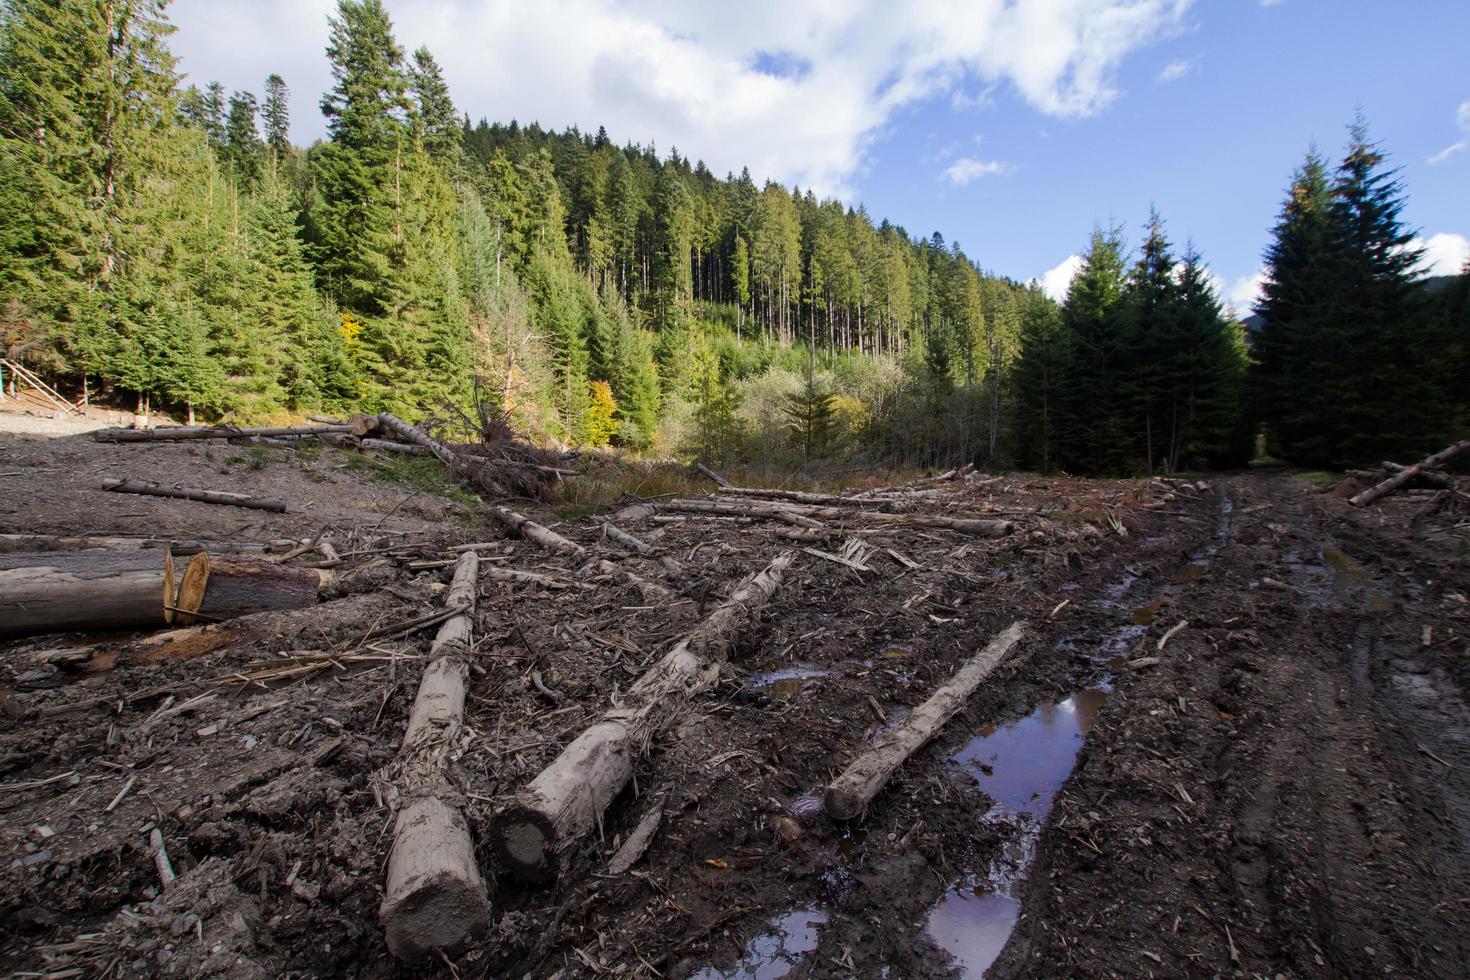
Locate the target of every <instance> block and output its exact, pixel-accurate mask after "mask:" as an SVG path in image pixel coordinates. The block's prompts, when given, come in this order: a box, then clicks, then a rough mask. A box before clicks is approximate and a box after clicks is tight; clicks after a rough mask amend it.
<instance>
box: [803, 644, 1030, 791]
mask: <svg viewBox="0 0 1470 980" xmlns="http://www.w3.org/2000/svg"><path fill="white" fill-rule="evenodd" d="M1025 631H1026V627H1025V624H1024V623H1019V622H1017V623H1012V624H1011V625H1010V626H1008V627H1006V628H1005V630H1004V631H1003V632H1002V633H1001V634H1000V635H999V636H997V637H996V638H995V639H993V640H991V641H990V642H989V643H988V644H986V646H985V649H983V650H981V651H980V652H979V653H977V654H976V655H975V656H974V657H973V658H971V659H970V660H969V661H968V662H967V663H966V664H965V665H964V666H963V667H961V668H960V669H959V671H958V672H956V673H955V675H954V677H952V678H951V679H950V681H949V683H948V684H946V685H944V686H943V687H941V688H940V689H939V690H937V691H935V692H934V693H933V694H932V695H930V697H929V699H928V700H927V701H925V702H924V703H923V704H921V705H919V706H918V707H917V708H915V709H914V711H913V714H911V715H909V716H908V718H906V719H905V720H904V722H903V724H901V725H899V726H898V727H897V728H894V729H893V730H892V731H888V732H885V733H883V734H882V735H880V736H878V738H877V740H876V741H875V742H874V743H873V745H872V747H871V748H869V749H868V750H867V751H866V752H864V753H863V754H862V755H860V756H858V758H857V759H856V760H854V761H853V763H852V764H851V765H849V766H848V767H847V769H846V770H844V771H843V773H842V775H840V776H838V777H837V778H836V779H834V780H833V781H832V783H831V785H829V786H828V787H827V795H826V798H825V800H824V803H823V805H824V807H825V809H826V811H827V815H828V816H830V817H831V818H832V819H834V820H851V819H852V818H853V817H856V816H857V815H859V814H860V813H862V812H863V811H864V810H866V809H867V807H868V804H869V803H871V802H873V798H874V797H876V796H877V795H878V793H879V792H880V791H881V790H882V789H883V787H884V786H885V785H886V784H887V782H888V780H889V778H890V777H891V776H892V775H893V774H894V772H896V771H897V770H898V767H899V766H901V765H903V764H904V763H905V762H906V761H908V758H909V756H911V755H913V754H914V753H915V752H917V751H918V750H919V749H920V748H922V747H923V746H924V745H925V743H927V742H928V741H929V740H930V739H931V738H933V737H934V736H935V735H936V734H938V733H939V730H940V729H941V728H943V727H944V725H945V723H946V722H948V721H949V720H950V719H951V718H953V717H954V716H955V714H956V712H958V711H960V709H962V708H963V707H964V706H965V703H966V702H968V701H969V700H970V697H971V696H972V695H974V693H975V691H976V690H978V689H979V687H980V685H981V684H982V683H984V682H985V679H986V678H987V677H989V676H990V674H991V673H992V672H993V671H994V670H995V668H996V667H998V666H999V665H1000V664H1001V662H1002V661H1004V660H1005V658H1006V656H1007V655H1008V654H1009V653H1010V652H1011V649H1012V648H1013V647H1015V645H1016V644H1017V643H1018V642H1020V639H1021V636H1022V634H1023V633H1025Z"/></svg>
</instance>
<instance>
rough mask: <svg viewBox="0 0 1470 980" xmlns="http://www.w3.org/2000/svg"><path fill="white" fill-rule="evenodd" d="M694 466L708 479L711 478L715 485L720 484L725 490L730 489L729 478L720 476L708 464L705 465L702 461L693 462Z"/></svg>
mask: <svg viewBox="0 0 1470 980" xmlns="http://www.w3.org/2000/svg"><path fill="white" fill-rule="evenodd" d="M694 468H695V469H696V470H698V471H699V472H701V473H703V474H704V475H705V476H706V477H708V478H709V479H710V480H713V481H714V483H715V484H716V485H717V486H720V487H722V488H724V489H726V490H728V489H730V487H731V483H730V481H729V480H727V479H725V478H724V477H723V476H720V474H718V473H716V472H715V471H714V470H712V469H710V468H709V467H708V466H705V465H704V464H703V463H695V464H694Z"/></svg>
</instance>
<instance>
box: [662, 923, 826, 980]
mask: <svg viewBox="0 0 1470 980" xmlns="http://www.w3.org/2000/svg"><path fill="white" fill-rule="evenodd" d="M826 922H827V913H826V912H823V911H821V910H819V909H814V908H808V909H797V910H795V911H794V912H788V913H786V914H785V915H783V916H781V917H780V918H778V919H776V921H774V922H772V923H771V931H770V932H765V933H762V934H761V935H759V936H756V937H755V938H754V939H752V940H751V941H750V942H748V943H746V944H745V953H744V955H743V956H741V958H740V962H739V963H736V964H735V965H734V966H733V967H731V968H730V969H728V970H717V969H715V968H714V967H712V966H707V967H705V968H704V969H702V970H700V971H699V972H698V973H693V974H690V976H691V977H693V978H694V980H778V978H780V977H784V976H786V975H787V974H788V973H790V972H791V971H792V970H793V969H795V968H796V966H797V964H799V963H800V962H801V959H802V957H803V956H805V955H806V954H808V953H810V952H811V951H812V950H814V949H816V948H817V930H818V929H820V928H821V927H822V926H823V925H825V924H826Z"/></svg>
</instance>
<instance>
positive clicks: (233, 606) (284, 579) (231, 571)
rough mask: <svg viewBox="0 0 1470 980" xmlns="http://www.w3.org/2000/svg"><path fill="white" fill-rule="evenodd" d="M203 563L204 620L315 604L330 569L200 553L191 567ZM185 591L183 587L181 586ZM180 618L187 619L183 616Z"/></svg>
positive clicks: (230, 617)
mask: <svg viewBox="0 0 1470 980" xmlns="http://www.w3.org/2000/svg"><path fill="white" fill-rule="evenodd" d="M196 566H202V572H201V573H196V574H201V575H202V578H203V579H204V584H203V598H202V600H201V601H200V604H199V608H198V609H197V610H190V612H197V613H198V615H199V618H201V619H204V620H221V619H233V618H235V617H236V616H246V615H249V614H250V613H258V612H265V611H267V610H272V609H304V608H306V607H307V606H312V605H315V604H316V597H317V590H318V589H320V588H321V584H322V580H323V577H324V576H326V577H330V576H331V572H324V571H318V570H317V569H315V568H298V567H294V566H290V565H280V564H277V563H275V562H271V561H265V560H263V559H260V558H251V557H248V556H246V555H211V554H209V553H207V552H200V553H199V554H197V555H195V556H194V558H193V559H192V560H191V561H190V562H189V568H190V570H192V569H194V568H195V567H196ZM181 591H182V589H181ZM179 621H180V622H181V623H182V622H185V617H183V616H180V617H179Z"/></svg>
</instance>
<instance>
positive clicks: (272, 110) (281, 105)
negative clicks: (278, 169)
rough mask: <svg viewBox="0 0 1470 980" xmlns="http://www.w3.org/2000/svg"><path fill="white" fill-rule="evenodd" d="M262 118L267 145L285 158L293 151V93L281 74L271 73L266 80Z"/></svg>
mask: <svg viewBox="0 0 1470 980" xmlns="http://www.w3.org/2000/svg"><path fill="white" fill-rule="evenodd" d="M261 118H262V120H263V121H264V122H265V143H266V146H268V147H270V150H271V152H272V153H273V154H275V157H276V159H277V160H284V159H285V158H286V154H287V153H289V152H290V151H291V93H290V91H289V90H288V89H287V88H286V80H285V79H284V78H282V77H281V76H280V75H270V76H268V77H267V78H266V80H265V102H264V104H262V106H261Z"/></svg>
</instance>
